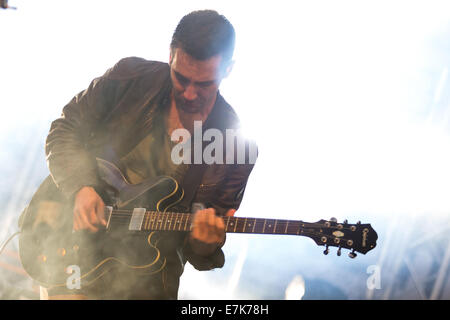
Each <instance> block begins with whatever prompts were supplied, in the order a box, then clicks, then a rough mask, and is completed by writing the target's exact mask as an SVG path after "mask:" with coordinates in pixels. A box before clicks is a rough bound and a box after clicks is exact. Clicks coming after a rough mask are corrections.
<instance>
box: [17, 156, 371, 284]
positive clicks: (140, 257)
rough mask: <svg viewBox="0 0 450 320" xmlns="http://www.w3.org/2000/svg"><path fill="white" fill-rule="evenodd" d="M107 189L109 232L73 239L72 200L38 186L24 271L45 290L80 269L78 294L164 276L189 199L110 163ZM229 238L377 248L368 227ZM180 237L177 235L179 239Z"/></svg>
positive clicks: (25, 233)
mask: <svg viewBox="0 0 450 320" xmlns="http://www.w3.org/2000/svg"><path fill="white" fill-rule="evenodd" d="M97 165H98V169H99V174H100V177H101V179H102V181H103V182H104V184H105V188H103V189H102V191H101V192H100V194H101V196H102V198H103V200H104V201H105V204H106V205H107V207H106V209H105V217H106V221H107V225H106V227H105V228H104V229H100V230H99V231H98V232H96V233H91V232H89V231H77V232H73V200H72V201H69V200H67V199H66V198H64V196H63V195H62V194H61V193H60V192H59V190H58V189H57V188H56V186H55V184H54V183H53V180H52V179H51V178H50V177H47V179H46V180H45V181H44V182H43V183H42V184H41V186H40V187H39V189H38V190H37V192H36V193H35V194H34V196H33V198H32V199H31V201H30V204H29V205H28V207H27V208H26V210H25V211H24V213H23V214H22V217H21V222H20V223H21V227H22V232H21V234H20V238H19V254H20V258H21V262H22V265H23V267H24V269H25V271H26V272H27V273H28V274H29V275H30V277H31V278H33V279H34V280H36V281H37V282H38V283H40V284H41V285H43V286H45V287H57V286H66V285H67V279H68V277H69V276H70V274H71V271H70V268H73V266H77V267H79V268H80V269H79V271H80V281H81V286H89V285H91V284H92V283H94V282H95V281H96V280H97V279H99V278H101V277H102V276H103V275H104V274H106V273H108V272H110V271H111V270H112V269H115V268H117V269H126V270H128V271H129V272H136V273H138V274H156V273H158V272H160V271H161V270H163V269H164V267H165V264H166V259H165V257H164V247H165V243H166V241H165V240H164V239H165V237H167V236H170V237H180V239H183V237H184V236H185V234H186V233H187V232H189V231H190V228H191V219H192V216H193V215H192V214H191V213H186V212H169V209H170V208H174V207H176V204H177V203H179V202H180V201H181V200H182V198H183V195H184V192H183V190H182V188H181V187H180V186H179V184H178V183H177V181H176V180H175V179H173V178H171V177H168V176H161V177H157V178H156V179H149V180H145V181H143V182H141V183H139V184H129V183H128V182H127V180H126V179H125V177H124V176H123V174H122V173H121V172H120V170H119V169H118V168H117V167H116V166H115V165H114V164H112V163H110V162H108V161H106V160H102V159H97ZM224 223H225V231H226V232H235V233H257V234H285V235H300V236H307V237H309V238H311V239H313V240H314V241H315V242H316V243H317V244H318V245H321V246H326V249H325V251H324V253H325V254H327V253H328V247H329V246H334V247H338V248H339V249H338V255H340V253H341V248H346V249H351V250H352V252H351V253H350V254H349V255H350V257H352V258H353V257H355V256H356V252H360V253H363V254H365V253H367V252H368V251H369V250H371V249H373V248H374V247H375V246H376V240H377V238H378V236H377V233H376V232H375V231H374V230H373V229H372V227H371V226H370V224H361V223H359V222H358V223H357V224H348V223H347V222H346V221H345V222H343V223H338V222H337V221H326V220H320V221H317V222H314V223H309V222H304V221H297V220H280V219H263V218H245V217H224ZM174 233H175V234H174Z"/></svg>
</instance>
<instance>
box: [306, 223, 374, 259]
mask: <svg viewBox="0 0 450 320" xmlns="http://www.w3.org/2000/svg"><path fill="white" fill-rule="evenodd" d="M312 225H313V228H314V232H313V233H312V234H310V235H309V237H310V238H312V239H313V240H314V241H315V242H316V243H317V245H319V246H325V247H326V249H325V251H324V254H328V252H329V249H328V247H338V251H337V255H338V256H340V255H341V248H345V249H350V250H352V251H351V252H350V253H349V256H350V258H355V257H356V252H359V253H362V254H366V253H367V252H369V251H370V250H372V249H373V248H375V246H376V242H377V239H378V235H377V233H376V232H375V230H374V229H373V228H372V226H371V225H370V224H362V223H361V222H359V221H358V222H357V223H356V224H349V223H348V222H347V220H345V221H344V222H342V223H339V222H337V220H336V219H335V218H331V219H330V220H329V221H327V220H320V221H317V222H316V223H314V224H312ZM310 227H311V226H310Z"/></svg>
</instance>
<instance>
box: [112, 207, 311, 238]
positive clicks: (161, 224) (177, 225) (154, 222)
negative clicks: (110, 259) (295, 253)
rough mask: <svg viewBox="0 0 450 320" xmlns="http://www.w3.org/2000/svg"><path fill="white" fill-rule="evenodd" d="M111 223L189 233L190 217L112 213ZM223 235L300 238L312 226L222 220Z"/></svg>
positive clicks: (152, 212)
mask: <svg viewBox="0 0 450 320" xmlns="http://www.w3.org/2000/svg"><path fill="white" fill-rule="evenodd" d="M110 217H111V218H110V219H111V221H112V223H122V224H125V223H128V224H129V229H130V230H133V231H190V230H191V227H192V218H193V215H192V214H190V213H177V212H159V211H138V210H136V211H126V210H114V211H112V215H110ZM223 220H224V224H225V231H226V232H231V233H259V234H292V235H298V234H301V233H302V232H303V230H304V228H307V227H308V226H309V225H311V223H308V222H303V221H297V220H281V219H264V218H244V217H231V216H227V217H223Z"/></svg>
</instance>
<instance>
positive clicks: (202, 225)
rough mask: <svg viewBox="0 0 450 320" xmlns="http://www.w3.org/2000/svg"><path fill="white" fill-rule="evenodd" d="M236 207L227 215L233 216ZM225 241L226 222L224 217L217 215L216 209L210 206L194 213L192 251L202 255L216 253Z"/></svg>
mask: <svg viewBox="0 0 450 320" xmlns="http://www.w3.org/2000/svg"><path fill="white" fill-rule="evenodd" d="M235 212H236V210H235V209H230V210H228V212H227V213H226V215H227V216H233V215H234V213H235ZM224 242H225V224H224V222H223V219H222V217H218V216H216V210H214V209H213V208H208V209H204V210H199V211H197V212H196V213H195V214H194V218H193V221H192V228H191V233H190V235H189V244H190V246H191V248H192V251H193V252H194V253H196V254H198V255H201V256H208V255H211V254H212V253H214V251H216V250H217V248H220V247H222V246H223V244H224Z"/></svg>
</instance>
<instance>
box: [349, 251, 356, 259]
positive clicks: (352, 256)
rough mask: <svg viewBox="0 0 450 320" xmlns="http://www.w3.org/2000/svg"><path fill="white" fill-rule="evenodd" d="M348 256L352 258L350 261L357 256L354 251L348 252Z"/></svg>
mask: <svg viewBox="0 0 450 320" xmlns="http://www.w3.org/2000/svg"><path fill="white" fill-rule="evenodd" d="M348 256H349V257H350V258H352V259H355V258H356V256H357V254H356V252H355V249H353V250H352V252H349V253H348Z"/></svg>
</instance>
